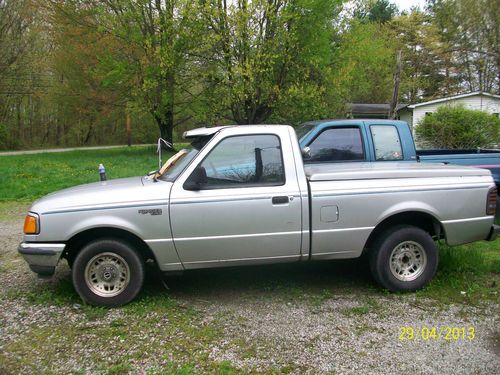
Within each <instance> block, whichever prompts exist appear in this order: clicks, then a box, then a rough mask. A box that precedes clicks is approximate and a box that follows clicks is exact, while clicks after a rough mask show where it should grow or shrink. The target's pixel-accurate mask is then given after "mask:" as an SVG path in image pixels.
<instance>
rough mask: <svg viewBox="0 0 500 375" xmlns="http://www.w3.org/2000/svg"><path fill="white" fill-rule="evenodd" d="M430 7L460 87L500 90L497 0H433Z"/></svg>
mask: <svg viewBox="0 0 500 375" xmlns="http://www.w3.org/2000/svg"><path fill="white" fill-rule="evenodd" d="M429 10H430V12H431V15H432V17H433V22H434V24H435V25H436V27H437V28H438V30H439V34H440V37H441V40H442V41H443V42H444V44H445V46H446V48H445V49H444V52H445V53H446V54H447V55H448V56H449V58H448V64H447V65H449V66H453V67H455V68H456V72H452V73H451V74H452V75H453V76H454V77H455V78H457V79H458V80H459V81H460V87H459V91H487V92H492V93H495V92H496V93H499V92H500V7H499V6H498V0H477V1H476V0H432V1H429Z"/></svg>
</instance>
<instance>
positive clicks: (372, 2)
mask: <svg viewBox="0 0 500 375" xmlns="http://www.w3.org/2000/svg"><path fill="white" fill-rule="evenodd" d="M397 13H398V7H397V6H396V5H395V4H393V3H391V2H390V1H389V0H368V1H358V3H357V4H356V9H355V11H354V17H355V18H358V19H359V20H361V21H369V22H378V23H385V22H388V21H390V20H392V19H393V18H394V16H396V15H397Z"/></svg>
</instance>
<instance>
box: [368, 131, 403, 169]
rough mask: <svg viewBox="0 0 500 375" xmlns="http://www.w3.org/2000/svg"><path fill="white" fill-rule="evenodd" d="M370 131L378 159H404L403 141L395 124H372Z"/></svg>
mask: <svg viewBox="0 0 500 375" xmlns="http://www.w3.org/2000/svg"><path fill="white" fill-rule="evenodd" d="M370 131H371V133H372V138H373V145H374V147H375V159H376V160H379V161H382V160H403V152H402V150H401V141H400V139H399V134H398V130H397V129H396V127H395V126H393V125H372V126H370Z"/></svg>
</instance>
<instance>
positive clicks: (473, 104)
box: [404, 95, 500, 128]
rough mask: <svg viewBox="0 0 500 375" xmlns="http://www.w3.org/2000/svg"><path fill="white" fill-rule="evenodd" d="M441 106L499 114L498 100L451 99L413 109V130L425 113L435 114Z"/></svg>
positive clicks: (474, 97)
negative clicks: (462, 107) (460, 106)
mask: <svg viewBox="0 0 500 375" xmlns="http://www.w3.org/2000/svg"><path fill="white" fill-rule="evenodd" d="M442 105H448V106H457V105H463V106H464V107H465V108H468V109H479V110H481V111H485V112H489V113H500V99H496V98H492V97H489V96H484V95H476V96H469V97H465V98H459V99H451V100H448V101H446V102H441V103H434V104H427V105H422V106H419V107H416V108H413V128H415V126H416V125H417V124H418V123H419V121H420V120H421V119H422V118H423V117H424V116H425V113H426V112H436V110H437V108H438V107H440V106H442ZM404 121H407V120H404Z"/></svg>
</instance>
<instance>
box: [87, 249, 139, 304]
mask: <svg viewBox="0 0 500 375" xmlns="http://www.w3.org/2000/svg"><path fill="white" fill-rule="evenodd" d="M85 282H86V283H87V286H88V287H89V289H90V290H91V291H92V292H93V293H95V294H97V295H98V296H101V297H114V296H117V295H118V294H120V293H121V292H123V290H124V289H125V288H126V287H127V285H128V284H129V282H130V269H129V266H128V263H127V262H126V261H125V259H123V258H122V257H121V256H119V255H118V254H115V253H111V252H106V253H100V254H98V255H96V256H95V257H93V258H92V259H91V260H90V261H89V262H88V263H87V266H86V267H85Z"/></svg>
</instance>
